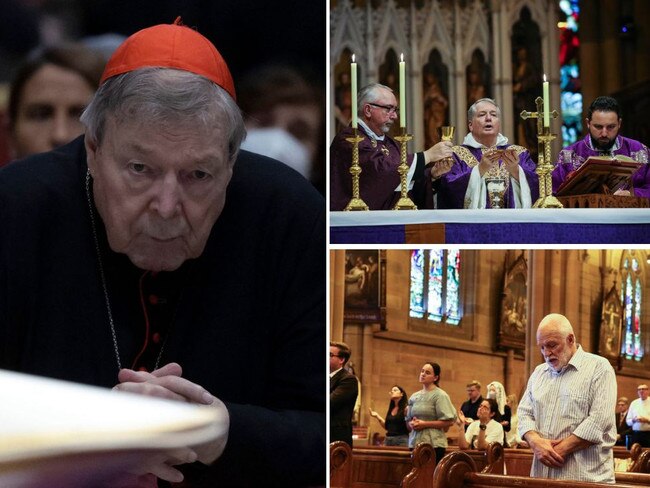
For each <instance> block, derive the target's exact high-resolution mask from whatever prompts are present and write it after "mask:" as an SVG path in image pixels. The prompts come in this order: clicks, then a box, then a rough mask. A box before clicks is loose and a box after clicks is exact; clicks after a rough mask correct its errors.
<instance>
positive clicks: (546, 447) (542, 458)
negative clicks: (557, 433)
mask: <svg viewBox="0 0 650 488" xmlns="http://www.w3.org/2000/svg"><path fill="white" fill-rule="evenodd" d="M565 440H566V439H561V440H560V439H546V438H544V437H541V436H536V437H535V439H534V440H533V439H531V440H529V441H528V444H529V445H530V448H531V449H532V450H533V455H534V456H535V457H536V458H537V459H538V460H539V462H541V463H542V464H543V465H545V466H548V467H549V468H560V467H562V466H563V465H564V456H565V455H566V454H568V453H567V452H565V450H564V445H565V444H566V443H565Z"/></svg>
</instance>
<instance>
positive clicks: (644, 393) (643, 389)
mask: <svg viewBox="0 0 650 488" xmlns="http://www.w3.org/2000/svg"><path fill="white" fill-rule="evenodd" d="M636 391H637V393H638V394H639V398H640V399H641V400H643V401H645V400H647V399H648V385H639V387H638V388H637V390H636Z"/></svg>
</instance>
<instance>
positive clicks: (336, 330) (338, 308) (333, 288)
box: [330, 249, 345, 342]
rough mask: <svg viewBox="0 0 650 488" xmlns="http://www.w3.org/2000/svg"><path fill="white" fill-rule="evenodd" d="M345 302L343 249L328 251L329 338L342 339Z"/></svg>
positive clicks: (338, 340) (333, 339)
mask: <svg viewBox="0 0 650 488" xmlns="http://www.w3.org/2000/svg"><path fill="white" fill-rule="evenodd" d="M344 304H345V250H342V249H339V250H332V251H330V338H331V340H332V341H337V342H340V341H342V340H343V307H344Z"/></svg>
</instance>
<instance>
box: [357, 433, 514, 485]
mask: <svg viewBox="0 0 650 488" xmlns="http://www.w3.org/2000/svg"><path fill="white" fill-rule="evenodd" d="M427 445H428V444H427ZM418 447H419V446H418ZM417 449H418V448H417V447H416V449H415V450H414V451H413V456H411V451H410V450H409V449H408V448H407V447H393V446H363V447H355V448H354V449H353V450H352V475H351V484H350V486H351V487H352V488H397V487H399V486H405V485H404V483H412V481H411V478H409V479H406V478H407V476H408V475H409V474H410V471H411V470H412V469H416V468H418V469H417V470H416V471H417V472H419V471H424V470H426V469H428V467H429V466H431V468H433V467H434V466H435V463H436V461H435V457H434V458H433V459H432V460H431V461H430V464H429V463H423V465H422V466H421V467H418V466H416V464H415V457H416V451H417ZM455 449H456V448H455V447H451V448H450V449H449V450H451V451H453V450H455ZM467 452H468V453H469V455H470V456H471V457H472V459H474V461H475V462H476V463H477V465H478V466H479V469H480V470H484V472H489V473H491V472H495V471H496V472H499V473H503V447H502V446H501V444H490V445H489V446H488V449H487V450H486V451H477V450H472V451H467ZM421 456H422V459H424V454H422V455H421ZM431 474H433V469H432V473H431ZM413 476H415V475H413ZM417 479H418V486H423V485H421V479H422V478H421V475H420V476H419V477H418V478H417ZM406 486H409V485H408V484H407V485H406ZM426 486H427V487H428V488H430V487H431V480H430V477H429V482H428V484H427V485H426Z"/></svg>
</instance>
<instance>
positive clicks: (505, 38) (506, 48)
mask: <svg viewBox="0 0 650 488" xmlns="http://www.w3.org/2000/svg"><path fill="white" fill-rule="evenodd" d="M499 20H500V28H499V30H498V31H497V32H495V33H493V35H494V36H495V37H497V36H498V37H499V38H500V39H499V45H500V48H501V50H500V58H501V59H500V66H501V69H500V71H499V74H498V76H499V78H500V79H501V81H500V84H501V98H500V99H497V103H498V104H499V105H500V106H501V133H502V134H507V135H509V136H510V137H509V139H510V140H511V141H514V137H515V122H514V117H515V114H514V113H513V110H514V107H513V103H512V55H511V51H512V41H511V39H510V34H511V27H512V26H511V25H510V24H509V16H508V9H507V5H506V2H502V3H501V15H500V19H499ZM495 66H496V64H495ZM518 116H519V115H518V114H517V117H518Z"/></svg>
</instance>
